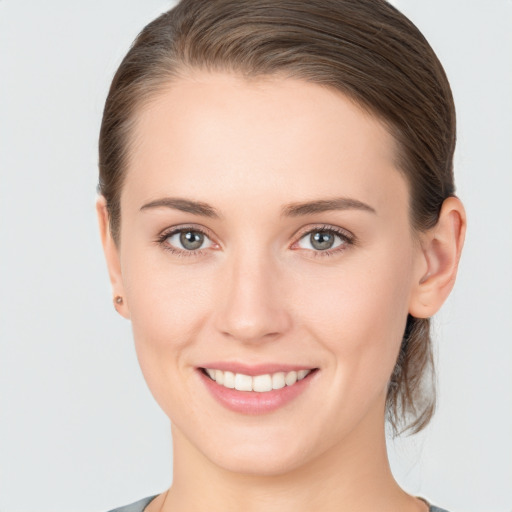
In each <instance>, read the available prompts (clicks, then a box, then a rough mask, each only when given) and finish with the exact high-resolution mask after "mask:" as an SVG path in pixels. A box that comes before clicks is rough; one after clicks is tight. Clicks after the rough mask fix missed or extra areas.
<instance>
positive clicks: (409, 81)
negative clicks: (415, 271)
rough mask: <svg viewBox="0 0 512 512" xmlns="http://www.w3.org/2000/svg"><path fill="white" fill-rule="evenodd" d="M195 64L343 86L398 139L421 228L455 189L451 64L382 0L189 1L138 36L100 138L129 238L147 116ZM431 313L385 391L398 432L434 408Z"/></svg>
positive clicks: (103, 171)
mask: <svg viewBox="0 0 512 512" xmlns="http://www.w3.org/2000/svg"><path fill="white" fill-rule="evenodd" d="M194 70H203V71H212V72H218V71H220V72H228V73H236V74H238V75H241V76H243V77H245V78H246V79H247V80H253V79H256V80H257V79H259V78H264V77H265V76H268V75H272V76H280V77H290V78H296V79H301V80H305V81H308V82H312V83H316V84H319V85H321V86H325V87H329V88H333V89H336V90H337V91H339V92H341V93H343V94H344V95H346V96H348V97H350V98H351V99H352V100H353V101H354V102H356V103H357V104H358V105H359V106H360V107H361V108H362V109H364V110H365V111H367V112H370V113H371V114H372V115H374V116H376V117H377V118H378V119H380V121H381V122H382V123H383V124H384V126H385V127H386V128H387V130H388V131H389V132H390V133H391V134H392V136H393V137H394V139H395V141H396V143H397V149H396V167H397V168H398V169H399V171H400V172H402V173H403V175H404V177H405V178H406V180H407V183H408V185H409V190H410V219H411V227H412V229H413V231H414V232H415V233H420V232H422V231H424V230H427V229H429V228H431V227H433V226H434V225H435V224H436V223H437V220H438V217H439V212H440V209H441V205H442V203H443V201H444V199H446V198H447V197H449V196H452V195H454V193H455V188H454V182H453V152H454V148H455V109H454V104H453V98H452V94H451V90H450V85H449V83H448V80H447V78H446V75H445V72H444V70H443V68H442V66H441V63H440V62H439V60H438V59H437V57H436V55H435V53H434V51H433V50H432V48H431V47H430V45H429V44H428V42H427V41H426V39H425V38H424V37H423V35H422V34H421V33H420V32H419V30H418V29H417V28H416V26H415V25H414V24H413V23H411V21H409V20H408V19H407V18H406V17H405V16H403V15H402V14H401V13H400V12H399V11H397V10H396V9H395V8H394V7H393V6H391V5H390V4H389V3H387V2H386V1H384V0H181V2H180V3H178V4H177V5H176V7H174V8H173V9H171V10H169V11H168V12H166V13H164V14H162V15H161V16H160V17H158V18H157V19H155V20H154V21H153V22H151V23H150V24H149V25H147V26H146V27H145V28H144V29H143V30H142V32H141V33H140V34H139V35H138V37H137V38H136V40H135V42H134V43H133V45H132V47H131V48H130V50H129V51H128V53H127V55H126V56H125V58H124V60H123V61H122V63H121V65H120V66H119V69H118V70H117V72H116V74H115V76H114V79H113V81H112V85H111V87H110V91H109V94H108V97H107V100H106V104H105V110H104V114H103V121H102V126H101V133H100V139H99V185H98V192H99V193H100V194H102V195H103V196H104V197H105V199H106V202H107V208H108V212H109V222H110V230H111V233H112V236H113V238H114V240H115V242H116V243H117V244H120V243H121V240H120V222H121V216H120V194H121V190H122V186H123V179H124V176H125V173H126V169H127V166H128V164H129V158H130V142H131V141H130V139H131V132H132V126H133V123H134V120H135V119H136V116H137V112H138V111H139V110H140V109H141V108H143V106H144V105H145V104H146V103H147V102H149V101H151V99H153V98H154V97H155V96H156V95H158V93H159V92H160V91H162V90H163V89H164V88H166V87H168V86H169V84H170V83H172V82H173V81H174V80H178V79H180V78H186V77H187V74H189V73H190V72H191V71H194ZM434 382H435V379H434V368H433V356H432V343H431V338H430V320H429V319H422V318H414V317H412V316H411V315H409V316H408V318H407V323H406V328H405V332H404V337H403V342H402V345H401V348H400V353H399V356H398V360H397V363H396V366H395V368H394V371H393V373H392V375H391V376H390V382H389V387H388V393H387V401H386V410H387V419H388V420H389V422H390V424H391V426H392V430H393V433H394V434H395V435H397V434H398V433H402V432H405V431H407V432H409V433H416V432H418V431H420V430H421V429H422V428H424V427H425V426H426V425H427V423H428V422H429V420H430V418H431V417H432V414H433V412H434V408H435V389H434V388H435V386H434Z"/></svg>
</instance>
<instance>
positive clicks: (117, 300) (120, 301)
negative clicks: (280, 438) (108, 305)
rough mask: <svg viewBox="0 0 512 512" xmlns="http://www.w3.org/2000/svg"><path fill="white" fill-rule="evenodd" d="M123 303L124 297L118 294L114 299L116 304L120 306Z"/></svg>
mask: <svg viewBox="0 0 512 512" xmlns="http://www.w3.org/2000/svg"><path fill="white" fill-rule="evenodd" d="M122 303H123V297H121V295H116V297H115V299H114V306H120V305H121V304H122Z"/></svg>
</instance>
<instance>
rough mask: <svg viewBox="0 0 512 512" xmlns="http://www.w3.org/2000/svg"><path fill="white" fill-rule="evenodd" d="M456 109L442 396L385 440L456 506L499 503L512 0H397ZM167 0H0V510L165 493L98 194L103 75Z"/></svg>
mask: <svg viewBox="0 0 512 512" xmlns="http://www.w3.org/2000/svg"><path fill="white" fill-rule="evenodd" d="M394 3H395V5H397V6H398V7H399V8H400V9H401V10H402V11H403V12H404V13H405V14H406V15H408V16H409V17H410V18H411V19H412V21H413V22H415V23H416V24H417V25H418V27H419V28H420V30H422V31H423V33H424V34H425V35H426V37H427V39H429V41H430V43H431V44H432V46H433V47H434V49H435V50H436V52H437V53H438V55H439V57H440V59H441V61H442V62H443V64H444V66H445V69H446V71H447V74H448V77H449V79H450V81H451V84H452V87H453V92H454V96H455V102H456V106H457V112H458V126H459V128H458V133H459V140H458V147H457V152H456V178H457V183H458V194H459V196H460V197H461V198H462V199H463V201H464V202H465V205H466V208H467V212H468V219H469V231H468V236H467V242H466V247H465V252H464V255H463V258H462V263H461V268H460V273H459V279H458V283H457V285H456V288H455V291H454V292H453V294H452V297H451V298H450V300H449V302H448V303H447V304H446V306H445V308H444V309H443V311H442V313H441V314H440V315H439V316H438V318H437V320H436V324H435V325H436V336H435V338H436V344H437V347H438V355H437V358H438V375H439V409H438V412H437V414H436V416H435V418H434V420H433V421H432V424H431V426H430V427H429V428H428V429H427V431H426V432H425V433H423V434H421V435H419V436H416V438H411V439H408V440H403V441H399V442H394V443H390V456H391V460H392V466H393V470H394V472H395V475H396V477H397V479H398V481H399V482H400V483H401V484H402V485H403V486H404V487H405V488H406V489H407V490H408V491H409V492H411V493H414V494H417V495H421V496H425V497H427V498H428V499H430V500H431V501H432V502H433V503H436V504H438V505H440V506H443V507H445V508H447V509H448V510H450V511H451V512H482V511H483V512H511V511H512V371H511V368H512V334H511V332H512V200H511V199H510V194H511V191H512V169H511V162H512V2H511V1H510V0H487V1H485V2H483V1H480V2H476V1H472V0H430V1H428V2H427V1H422V2H420V1H418V0H397V1H395V2H394ZM172 5H173V3H172V2H170V1H164V0H108V2H107V1H105V0H88V1H87V2H70V1H66V0H49V1H46V2H42V1H40V0H0V173H1V176H0V178H1V180H0V511H1V512H27V511H30V510H33V511H36V510H37V511H38V512H64V511H66V512H68V511H76V512H94V511H98V512H99V511H102V510H107V509H109V508H111V507H114V506H119V505H122V504H125V503H128V502H131V501H135V500H136V499H139V498H142V497H144V496H148V495H150V494H153V493H158V492H161V491H162V490H163V489H165V488H166V487H167V486H168V485H169V483H170V481H171V478H172V468H171V466H170V459H171V439H170V432H169V425H168V420H167V418H166V417H165V416H164V414H163V413H162V412H161V411H160V409H159V408H158V406H157V405H156V403H155V402H154V400H153V398H152V397H151V395H150V393H149V391H148V390H147V388H146V384H145V382H144V380H143V378H142V376H141V373H140V370H139V368H138V364H137V361H136V357H135V351H134V348H133V343H132V338H131V331H130V325H129V323H128V322H126V321H124V320H122V319H121V318H120V317H119V316H118V315H117V314H115V312H114V309H113V307H112V304H111V295H110V288H109V283H108V277H107V273H106V270H105V266H104V262H103V255H102V252H101V248H100V242H99V237H98V235H97V227H96V217H95V212H94V201H95V185H96V180H97V170H96V162H97V149H96V144H97V136H98V130H99V124H100V119H101V111H102V107H103V102H104V100H105V96H106V93H107V88H108V86H109V81H110V79H111V77H112V75H113V73H114V71H115V68H116V67H117V65H118V64H119V62H120V60H121V58H122V56H123V55H124V53H125V52H126V50H127V49H128V46H129V44H130V43H131V41H132V40H133V38H134V37H135V35H136V34H137V33H138V31H139V30H140V29H141V28H142V27H143V26H144V25H145V24H146V23H147V22H148V21H150V20H151V19H153V18H154V17H155V16H156V15H157V14H159V13H160V12H162V11H164V10H166V9H167V8H169V7H170V6H172Z"/></svg>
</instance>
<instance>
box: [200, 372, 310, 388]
mask: <svg viewBox="0 0 512 512" xmlns="http://www.w3.org/2000/svg"><path fill="white" fill-rule="evenodd" d="M200 370H201V371H202V372H203V374H204V375H206V376H207V377H209V378H210V379H211V380H213V381H214V382H216V383H217V384H218V385H219V386H223V387H225V388H227V389H236V390H237V391H254V392H256V393H268V392H270V391H273V390H278V389H282V388H284V387H285V386H294V385H295V384H296V383H297V382H299V381H301V380H303V379H305V378H306V377H307V376H308V375H309V374H310V373H312V372H314V371H317V370H318V369H317V368H311V369H309V370H292V371H288V372H274V373H264V374H261V375H245V374H243V373H234V372H231V371H223V370H219V369H215V368H200Z"/></svg>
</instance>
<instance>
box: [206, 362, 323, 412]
mask: <svg viewBox="0 0 512 512" xmlns="http://www.w3.org/2000/svg"><path fill="white" fill-rule="evenodd" d="M215 366H217V365H215ZM219 366H220V365H219ZM279 369H280V370H283V368H279ZM197 370H198V375H199V377H200V379H201V380H202V382H203V384H204V385H205V387H206V389H207V390H208V391H209V393H210V396H212V397H213V398H214V399H215V400H216V401H217V402H218V403H219V404H220V405H222V406H223V407H225V408H227V409H229V410H230V411H234V412H237V413H241V414H244V415H261V414H266V413H270V412H273V411H275V410H277V409H280V408H282V407H284V406H285V405H287V404H289V403H290V402H292V401H296V400H297V399H299V397H301V396H312V395H307V390H308V388H310V387H311V386H314V382H315V381H316V380H317V379H316V378H315V377H316V375H317V374H318V373H319V369H318V368H296V369H291V368H286V371H272V372H270V371H269V370H267V371H269V373H262V370H259V369H254V368H252V369H246V370H245V371H246V373H241V372H235V371H232V370H234V368H231V370H228V369H226V368H224V369H220V368H215V367H213V368H211V367H210V368H205V367H201V368H197ZM248 373H252V375H248Z"/></svg>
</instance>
